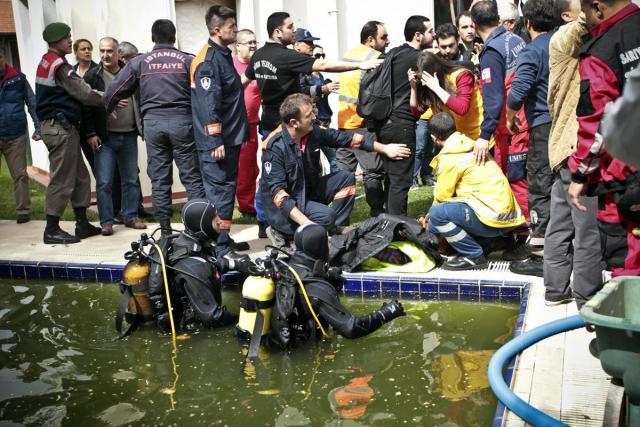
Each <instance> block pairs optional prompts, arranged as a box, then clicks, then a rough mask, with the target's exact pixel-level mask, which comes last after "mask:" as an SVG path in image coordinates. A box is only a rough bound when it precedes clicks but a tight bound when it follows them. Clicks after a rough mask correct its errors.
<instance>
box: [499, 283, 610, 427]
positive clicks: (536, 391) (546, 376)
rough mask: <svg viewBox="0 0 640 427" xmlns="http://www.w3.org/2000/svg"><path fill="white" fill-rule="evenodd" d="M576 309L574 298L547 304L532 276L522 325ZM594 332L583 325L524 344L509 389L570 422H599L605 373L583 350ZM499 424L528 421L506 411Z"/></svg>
mask: <svg viewBox="0 0 640 427" xmlns="http://www.w3.org/2000/svg"><path fill="white" fill-rule="evenodd" d="M575 314H578V309H577V307H576V305H575V303H570V304H564V305H559V306H555V307H548V306H546V305H545V304H544V285H543V281H542V279H540V278H535V279H534V280H533V282H532V285H531V289H530V292H529V303H528V305H527V313H526V316H525V324H524V328H523V331H524V332H526V331H530V330H532V329H534V328H536V327H538V326H540V325H543V324H545V323H549V322H552V321H553V320H557V319H561V318H565V317H569V316H573V315H575ZM593 338H595V334H593V333H589V332H587V331H586V330H585V329H584V328H581V329H576V330H574V331H569V332H566V333H562V334H558V335H556V336H554V337H550V338H548V339H546V340H543V341H541V342H539V343H538V344H536V345H534V346H532V347H530V348H528V349H527V350H525V351H524V352H523V353H522V354H521V355H520V357H519V359H518V363H517V366H516V370H515V374H514V378H513V381H512V384H511V388H512V390H514V392H515V393H516V394H517V395H518V396H519V397H520V398H521V399H523V400H524V401H525V402H529V403H530V404H531V405H533V406H534V407H536V408H538V409H539V410H541V411H542V412H544V413H546V414H548V415H551V416H552V417H555V418H556V419H559V420H561V421H562V422H564V423H566V424H568V425H570V426H585V427H587V426H589V427H591V426H593V427H595V426H598V427H601V426H602V421H603V419H604V405H605V402H606V397H607V390H608V387H609V380H610V377H608V376H607V374H606V373H605V372H604V371H603V370H602V367H601V365H600V361H599V360H598V359H596V358H595V357H593V356H591V354H590V353H589V342H590V341H591V340H592V339H593ZM503 425H504V426H508V427H521V426H525V425H528V424H526V423H525V422H523V421H522V419H520V418H519V417H518V416H516V415H515V414H513V413H511V412H508V413H507V415H506V416H505V422H504V424H503Z"/></svg>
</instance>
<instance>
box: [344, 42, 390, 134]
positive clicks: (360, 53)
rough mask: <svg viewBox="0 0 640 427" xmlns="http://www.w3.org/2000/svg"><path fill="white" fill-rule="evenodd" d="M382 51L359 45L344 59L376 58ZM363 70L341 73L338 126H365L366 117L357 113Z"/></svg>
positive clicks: (354, 127)
mask: <svg viewBox="0 0 640 427" xmlns="http://www.w3.org/2000/svg"><path fill="white" fill-rule="evenodd" d="M381 54H382V53H381V52H380V51H377V50H375V49H372V48H370V47H369V46H367V45H363V44H361V45H358V46H356V47H354V48H353V49H350V50H348V51H347V52H346V53H345V54H344V57H343V58H342V60H343V61H348V62H361V61H366V60H369V59H375V58H377V57H379V56H380V55H381ZM361 77H362V71H360V70H353V71H347V72H345V73H341V74H340V92H339V98H338V128H340V129H358V128H362V127H364V119H363V118H362V117H360V116H359V115H358V113H356V106H357V105H358V92H359V90H360V79H361Z"/></svg>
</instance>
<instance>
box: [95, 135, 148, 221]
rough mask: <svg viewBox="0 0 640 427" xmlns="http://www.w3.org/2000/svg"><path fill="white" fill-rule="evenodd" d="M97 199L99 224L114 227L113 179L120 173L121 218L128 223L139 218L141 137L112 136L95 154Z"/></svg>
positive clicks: (109, 136)
mask: <svg viewBox="0 0 640 427" xmlns="http://www.w3.org/2000/svg"><path fill="white" fill-rule="evenodd" d="M94 159H95V168H96V197H97V199H98V213H99V214H100V224H113V215H114V213H113V200H112V198H111V193H112V190H113V189H112V187H113V175H114V173H115V169H116V167H117V168H118V170H119V171H120V182H121V186H122V216H123V219H124V221H125V223H127V222H128V221H130V220H132V219H133V218H136V217H137V216H138V202H139V196H140V184H139V181H138V134H137V133H136V132H129V133H114V132H109V133H108V135H107V138H106V140H105V141H102V146H101V148H100V149H99V150H98V151H96V153H95V157H94Z"/></svg>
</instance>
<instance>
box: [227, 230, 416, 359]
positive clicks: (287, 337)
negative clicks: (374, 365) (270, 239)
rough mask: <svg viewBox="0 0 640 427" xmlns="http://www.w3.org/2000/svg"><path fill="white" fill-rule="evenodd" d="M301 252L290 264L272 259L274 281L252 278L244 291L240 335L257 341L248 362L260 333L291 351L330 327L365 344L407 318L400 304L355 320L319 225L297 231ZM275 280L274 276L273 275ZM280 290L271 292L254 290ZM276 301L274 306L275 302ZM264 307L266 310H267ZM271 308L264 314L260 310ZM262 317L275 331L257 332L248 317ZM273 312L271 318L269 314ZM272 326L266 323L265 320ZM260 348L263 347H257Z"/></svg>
mask: <svg viewBox="0 0 640 427" xmlns="http://www.w3.org/2000/svg"><path fill="white" fill-rule="evenodd" d="M293 240H294V243H295V248H296V249H295V252H294V253H293V255H291V256H290V258H289V259H288V261H287V262H285V261H283V260H281V259H277V258H276V256H275V254H272V255H271V257H270V259H268V260H262V263H263V264H264V265H265V266H266V265H267V264H268V263H269V262H271V264H272V265H273V268H272V269H270V270H269V269H265V272H266V271H271V277H273V278H274V279H273V280H258V279H255V277H249V278H248V279H247V281H245V284H244V287H243V297H242V299H241V303H240V306H241V310H240V322H239V325H238V329H239V330H240V332H241V336H242V333H243V332H244V333H249V334H250V335H251V344H250V345H249V354H248V357H249V358H250V359H251V358H255V357H256V355H257V349H258V345H257V344H259V339H258V338H260V336H261V334H260V332H259V331H260V329H262V335H265V334H266V335H267V339H268V343H269V344H270V345H273V346H275V347H276V348H280V349H286V348H288V347H290V346H293V345H295V343H296V342H301V341H307V340H309V339H311V338H313V337H315V336H318V333H319V332H321V333H322V334H323V335H326V331H325V329H326V328H327V325H330V326H332V327H333V328H334V329H335V330H336V331H337V332H338V333H339V334H340V335H342V336H343V337H345V338H359V337H362V336H364V335H368V334H370V333H372V332H374V331H376V330H377V329H379V328H380V327H381V326H382V325H383V324H385V323H387V322H390V321H391V320H393V319H395V318H396V317H399V316H404V314H405V313H404V309H403V307H402V304H400V303H399V302H398V301H392V302H389V303H383V304H382V307H380V309H378V310H377V311H374V312H372V313H369V314H366V315H363V316H355V315H353V314H351V313H350V312H349V310H348V309H347V308H345V307H344V306H343V305H342V304H341V303H340V298H339V295H338V287H339V286H340V285H341V279H340V273H341V272H340V270H339V269H337V268H335V267H334V268H327V265H328V264H327V262H328V260H329V240H328V236H327V232H326V230H325V229H324V227H322V226H321V225H319V224H315V223H308V224H304V225H302V226H300V227H298V229H297V230H296V232H295V234H294V237H293ZM267 275H269V273H267ZM253 285H255V286H260V287H268V286H272V287H273V286H274V285H275V289H272V290H270V291H268V290H267V291H265V290H257V289H250V288H251V287H252V286H253ZM247 294H253V295H256V294H259V295H262V296H264V298H261V299H262V301H256V300H255V299H248V298H247ZM269 298H273V301H271V302H270V301H269ZM259 304H262V305H261V306H260V305H259ZM266 307H272V308H268V309H267V311H265V310H258V309H260V308H263V309H264V308H266ZM258 311H262V312H263V315H265V314H266V315H267V316H268V317H269V320H270V322H269V323H270V325H269V326H268V327H267V326H266V325H265V326H264V327H262V328H261V327H255V323H254V322H261V321H259V320H258V317H259V316H256V315H255V314H253V315H251V316H249V315H248V312H254V313H257V312H258ZM269 312H270V313H269ZM264 321H265V323H266V321H267V320H266V319H264ZM256 342H257V343H256Z"/></svg>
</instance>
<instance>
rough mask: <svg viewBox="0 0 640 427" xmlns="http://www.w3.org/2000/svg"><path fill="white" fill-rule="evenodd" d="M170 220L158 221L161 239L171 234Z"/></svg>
mask: <svg viewBox="0 0 640 427" xmlns="http://www.w3.org/2000/svg"><path fill="white" fill-rule="evenodd" d="M171 232H172V230H171V220H170V219H161V220H160V234H161V235H162V237H167V236H169V235H170V234H171Z"/></svg>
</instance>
